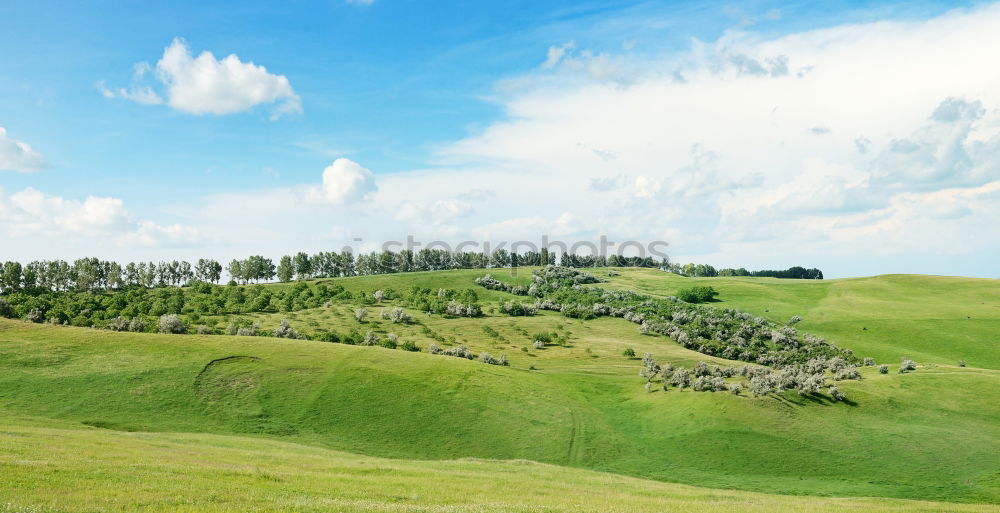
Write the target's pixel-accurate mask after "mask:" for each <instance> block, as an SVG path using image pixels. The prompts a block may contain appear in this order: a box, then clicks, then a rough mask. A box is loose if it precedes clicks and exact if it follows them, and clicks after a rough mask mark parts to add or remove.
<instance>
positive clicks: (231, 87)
mask: <svg viewBox="0 0 1000 513" xmlns="http://www.w3.org/2000/svg"><path fill="white" fill-rule="evenodd" d="M150 70H151V68H150V66H149V65H148V64H147V63H139V64H136V65H135V69H134V73H133V81H132V84H131V85H130V86H129V87H128V88H117V89H109V88H107V87H105V86H104V84H103V83H101V84H99V87H100V89H101V92H102V94H103V95H104V96H105V97H108V98H125V99H127V100H131V101H134V102H137V103H142V104H146V105H156V104H160V103H166V104H167V105H169V106H170V107H173V108H174V109H177V110H179V111H182V112H188V113H191V114H216V115H223V114H234V113H237V112H244V111H247V110H249V109H251V108H253V107H255V106H257V105H262V104H273V105H274V108H273V111H272V119H275V118H277V117H280V116H281V115H284V114H289V113H300V112H302V101H301V99H300V98H299V96H298V95H297V94H295V91H294V90H293V89H292V85H291V83H290V82H289V81H288V78H287V77H285V76H284V75H276V74H273V73H270V72H268V71H267V68H265V67H264V66H259V65H257V64H254V63H253V62H249V61H248V62H243V61H242V60H240V58H239V57H238V56H236V55H235V54H230V55H228V56H226V57H224V58H222V59H217V58H216V57H215V55H213V54H212V52H209V51H203V52H201V53H200V54H198V55H197V56H194V55H192V53H191V50H190V48H189V47H188V45H187V43H186V42H185V41H184V40H183V39H181V38H175V39H174V40H173V42H171V43H170V46H168V47H166V48H165V49H164V50H163V56H162V57H161V58H160V60H159V61H157V63H156V67H155V70H154V71H155V72H154V75H155V77H156V79H157V80H158V81H159V82H160V85H161V86H162V88H164V89H165V91H163V92H162V93H159V92H157V91H156V90H155V89H154V88H153V87H152V86H150V85H148V84H145V83H144V82H143V80H144V77H145V75H146V74H147V72H148V71H150ZM164 98H166V99H165V100H164Z"/></svg>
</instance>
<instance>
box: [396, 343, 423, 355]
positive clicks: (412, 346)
mask: <svg viewBox="0 0 1000 513" xmlns="http://www.w3.org/2000/svg"><path fill="white" fill-rule="evenodd" d="M399 347H400V349H402V350H404V351H413V352H415V353H416V352H419V351H420V346H418V345H417V344H415V343H414V342H413V341H412V340H407V341H406V342H403V344H402V345H400V346H399Z"/></svg>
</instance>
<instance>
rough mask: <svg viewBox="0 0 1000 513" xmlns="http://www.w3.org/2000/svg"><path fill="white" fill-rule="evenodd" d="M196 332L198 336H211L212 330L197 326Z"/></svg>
mask: <svg viewBox="0 0 1000 513" xmlns="http://www.w3.org/2000/svg"><path fill="white" fill-rule="evenodd" d="M197 332H198V334H199V335H211V334H212V328H209V327H208V326H205V325H204V324H199V325H198V328H197Z"/></svg>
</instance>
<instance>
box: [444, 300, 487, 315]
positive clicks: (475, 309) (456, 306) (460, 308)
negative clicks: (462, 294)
mask: <svg viewBox="0 0 1000 513" xmlns="http://www.w3.org/2000/svg"><path fill="white" fill-rule="evenodd" d="M445 314H447V315H451V316H455V317H479V316H481V315H483V310H482V308H481V307H480V306H479V305H477V304H475V303H473V304H468V305H466V304H462V303H459V302H458V301H455V300H454V299H452V300H451V301H449V302H448V306H446V307H445Z"/></svg>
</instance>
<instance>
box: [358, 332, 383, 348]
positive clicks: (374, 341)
mask: <svg viewBox="0 0 1000 513" xmlns="http://www.w3.org/2000/svg"><path fill="white" fill-rule="evenodd" d="M379 342H381V339H380V338H379V336H378V335H377V334H376V333H375V332H374V331H372V330H368V331H367V332H365V338H364V340H362V341H361V345H363V346H377V345H379Z"/></svg>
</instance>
